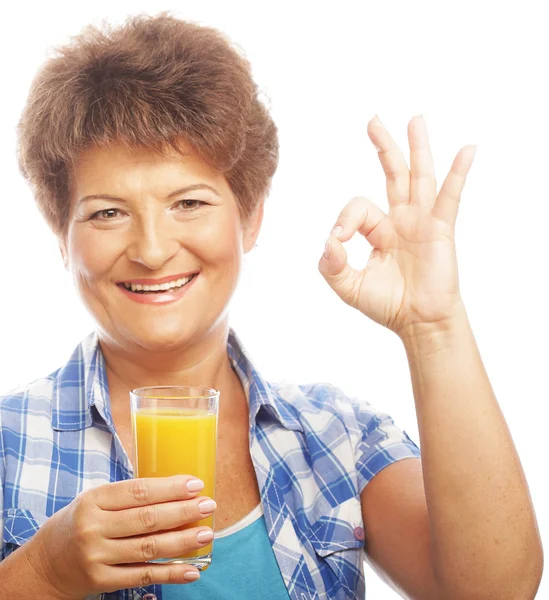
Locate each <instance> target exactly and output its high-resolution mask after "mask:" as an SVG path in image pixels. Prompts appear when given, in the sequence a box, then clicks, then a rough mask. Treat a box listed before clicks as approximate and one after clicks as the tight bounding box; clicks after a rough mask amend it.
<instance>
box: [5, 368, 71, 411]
mask: <svg viewBox="0 0 549 600" xmlns="http://www.w3.org/2000/svg"><path fill="white" fill-rule="evenodd" d="M58 372H59V370H56V371H54V372H53V373H51V374H50V375H47V376H46V377H40V378H39V379H35V380H33V381H31V382H29V383H27V384H25V385H21V386H18V387H16V388H14V389H12V390H10V391H9V392H7V393H5V394H3V395H0V419H4V420H5V419H9V418H10V415H13V414H16V415H21V413H23V412H28V411H33V410H39V409H49V408H50V407H51V402H52V398H53V394H54V389H55V381H56V379H57V374H58Z"/></svg>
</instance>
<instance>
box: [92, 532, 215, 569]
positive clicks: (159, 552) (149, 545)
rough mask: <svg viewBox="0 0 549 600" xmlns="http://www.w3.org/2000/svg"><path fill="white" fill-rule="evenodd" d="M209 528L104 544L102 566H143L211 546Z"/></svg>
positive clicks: (212, 536) (212, 535)
mask: <svg viewBox="0 0 549 600" xmlns="http://www.w3.org/2000/svg"><path fill="white" fill-rule="evenodd" d="M213 538H214V534H213V531H212V530H211V529H210V528H209V527H192V528H190V529H184V530H177V531H166V532H163V533H157V534H152V535H145V536H137V537H133V538H127V539H125V540H107V545H106V549H105V556H104V558H103V561H104V564H108V565H116V564H128V563H143V562H148V561H150V560H157V559H159V558H175V557H177V556H182V555H184V554H187V553H189V552H192V551H194V550H200V548H204V547H205V546H207V545H208V544H211V542H212V540H213Z"/></svg>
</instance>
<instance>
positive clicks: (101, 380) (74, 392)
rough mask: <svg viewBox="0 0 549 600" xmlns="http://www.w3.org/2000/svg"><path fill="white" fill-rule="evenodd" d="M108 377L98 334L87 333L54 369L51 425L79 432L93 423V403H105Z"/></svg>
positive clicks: (61, 429)
mask: <svg viewBox="0 0 549 600" xmlns="http://www.w3.org/2000/svg"><path fill="white" fill-rule="evenodd" d="M107 390H108V387H107V380H106V371H105V362H104V359H103V353H102V352H101V347H100V346H99V339H98V336H97V333H95V332H94V333H91V334H90V335H88V336H87V337H86V338H85V339H84V340H83V341H82V342H81V343H80V344H78V346H77V347H76V349H75V350H74V352H73V353H72V356H71V357H70V359H69V360H68V362H67V363H66V364H65V365H64V366H63V367H62V368H61V369H60V370H59V371H58V372H57V375H56V377H55V378H54V382H53V392H52V427H53V429H56V430H59V431H78V430H80V429H84V428H86V427H90V426H91V425H92V423H93V419H92V413H91V410H92V406H94V405H95V404H96V402H101V403H102V404H103V405H106V402H105V398H106V397H108V393H107Z"/></svg>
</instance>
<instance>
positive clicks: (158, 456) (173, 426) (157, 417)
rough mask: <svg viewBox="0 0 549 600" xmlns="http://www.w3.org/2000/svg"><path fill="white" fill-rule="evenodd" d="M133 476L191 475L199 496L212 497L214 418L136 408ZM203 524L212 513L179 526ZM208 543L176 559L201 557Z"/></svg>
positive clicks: (209, 523) (183, 410)
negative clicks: (198, 485) (200, 483)
mask: <svg viewBox="0 0 549 600" xmlns="http://www.w3.org/2000/svg"><path fill="white" fill-rule="evenodd" d="M133 426H134V439H135V442H136V446H135V461H134V462H135V475H136V477H169V476H171V475H192V476H193V477H198V479H202V481H203V482H204V489H203V490H202V491H201V492H200V494H201V495H204V496H209V497H210V498H214V491H215V490H214V486H215V459H216V440H217V436H216V432H217V419H216V415H215V414H214V413H211V412H208V411H206V410H201V409H195V408H192V409H191V408H188V409H187V408H159V407H157V408H139V409H138V410H137V411H136V412H135V413H134V423H133ZM201 525H206V526H208V527H211V528H212V529H213V516H211V517H208V518H206V519H201V520H200V521H196V522H194V523H190V524H189V525H185V526H184V527H182V529H187V528H189V527H197V526H201ZM211 551H212V544H208V545H207V546H204V547H202V548H200V549H199V550H194V551H191V552H188V553H186V554H185V555H183V556H180V557H177V558H185V559H188V558H193V557H199V556H204V555H206V554H209V553H210V552H211Z"/></svg>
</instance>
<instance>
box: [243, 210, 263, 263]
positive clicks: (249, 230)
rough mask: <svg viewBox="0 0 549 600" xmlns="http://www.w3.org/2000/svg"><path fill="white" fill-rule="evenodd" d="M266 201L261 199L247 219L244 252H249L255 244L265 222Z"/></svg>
mask: <svg viewBox="0 0 549 600" xmlns="http://www.w3.org/2000/svg"><path fill="white" fill-rule="evenodd" d="M264 205H265V202H264V200H261V201H260V202H259V203H258V204H257V206H256V208H255V209H254V212H253V213H252V214H251V215H250V216H249V217H248V218H247V219H246V222H245V224H244V254H247V253H248V252H249V251H250V250H251V249H252V248H253V247H254V246H255V242H256V240H257V236H258V235H259V231H260V229H261V224H262V223H263V208H264Z"/></svg>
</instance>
